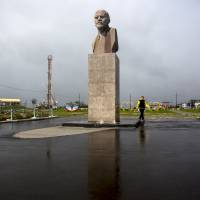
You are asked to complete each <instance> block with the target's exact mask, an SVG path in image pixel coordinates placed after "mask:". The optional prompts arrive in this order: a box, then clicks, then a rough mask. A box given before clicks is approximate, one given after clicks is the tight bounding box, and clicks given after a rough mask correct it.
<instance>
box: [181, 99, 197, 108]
mask: <svg viewBox="0 0 200 200" xmlns="http://www.w3.org/2000/svg"><path fill="white" fill-rule="evenodd" d="M182 108H200V100H199V99H191V100H189V101H188V102H187V103H183V104H182Z"/></svg>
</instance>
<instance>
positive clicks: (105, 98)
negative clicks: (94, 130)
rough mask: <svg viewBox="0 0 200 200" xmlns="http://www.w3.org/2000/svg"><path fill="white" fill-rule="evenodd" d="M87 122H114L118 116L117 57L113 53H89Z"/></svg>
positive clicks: (118, 119)
mask: <svg viewBox="0 0 200 200" xmlns="http://www.w3.org/2000/svg"><path fill="white" fill-rule="evenodd" d="M88 63H89V66H88V122H94V123H107V124H115V123H117V122H119V121H120V117H119V59H118V57H117V55H116V54H115V53H103V54H89V57H88Z"/></svg>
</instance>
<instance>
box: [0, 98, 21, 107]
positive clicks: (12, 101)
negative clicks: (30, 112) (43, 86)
mask: <svg viewBox="0 0 200 200" xmlns="http://www.w3.org/2000/svg"><path fill="white" fill-rule="evenodd" d="M20 103H21V100H20V99H7V98H0V105H1V106H11V105H20Z"/></svg>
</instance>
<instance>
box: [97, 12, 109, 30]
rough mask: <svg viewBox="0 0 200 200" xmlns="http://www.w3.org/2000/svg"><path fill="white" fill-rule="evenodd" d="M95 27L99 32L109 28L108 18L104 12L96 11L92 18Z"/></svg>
mask: <svg viewBox="0 0 200 200" xmlns="http://www.w3.org/2000/svg"><path fill="white" fill-rule="evenodd" d="M94 21H95V26H96V27H97V29H98V30H99V31H104V30H106V29H108V28H109V26H108V25H109V23H110V16H109V14H108V12H107V11H105V10H97V11H96V13H95V16H94Z"/></svg>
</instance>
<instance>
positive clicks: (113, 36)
mask: <svg viewBox="0 0 200 200" xmlns="http://www.w3.org/2000/svg"><path fill="white" fill-rule="evenodd" d="M94 21H95V26H96V28H97V29H98V35H97V36H96V38H95V41H94V43H93V53H94V54H101V53H115V52H117V51H118V39H117V30H116V29H115V28H111V27H109V23H110V16H109V14H108V12H107V11H105V10H97V11H96V13H95V16H94Z"/></svg>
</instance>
